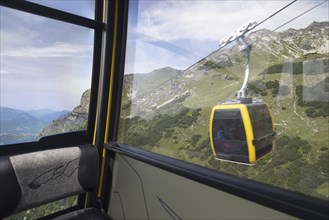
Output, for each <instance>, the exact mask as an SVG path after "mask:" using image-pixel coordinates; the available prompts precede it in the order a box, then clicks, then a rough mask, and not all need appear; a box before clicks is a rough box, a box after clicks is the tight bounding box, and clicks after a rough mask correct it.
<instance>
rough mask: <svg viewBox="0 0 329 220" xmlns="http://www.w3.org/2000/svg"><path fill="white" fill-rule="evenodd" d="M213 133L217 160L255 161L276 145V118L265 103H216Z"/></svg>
mask: <svg viewBox="0 0 329 220" xmlns="http://www.w3.org/2000/svg"><path fill="white" fill-rule="evenodd" d="M210 136H211V138H210V143H211V147H212V151H213V154H214V156H215V158H216V159H220V160H226V161H230V162H236V163H244V164H255V163H256V161H257V159H259V158H261V157H262V156H264V155H265V154H267V153H269V152H270V151H271V149H272V147H273V137H274V129H273V120H272V117H271V114H270V112H269V109H268V107H267V105H266V104H264V103H234V104H220V105H216V106H215V107H214V108H213V109H212V113H211V119H210Z"/></svg>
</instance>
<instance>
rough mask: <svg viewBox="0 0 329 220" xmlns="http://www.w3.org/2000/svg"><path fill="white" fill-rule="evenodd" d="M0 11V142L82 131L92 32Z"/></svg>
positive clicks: (84, 117) (89, 74) (9, 10)
mask: <svg viewBox="0 0 329 220" xmlns="http://www.w3.org/2000/svg"><path fill="white" fill-rule="evenodd" d="M0 10H1V14H0V16H1V19H0V22H1V37H0V47H1V55H0V58H1V67H0V68H1V82H0V83H1V86H0V90H1V95H0V96H1V105H0V108H1V109H0V110H1V114H0V119H1V123H0V124H1V130H0V144H1V145H5V144H13V143H22V142H31V141H36V140H38V139H39V138H41V137H43V136H48V135H53V134H59V133H63V132H68V131H77V130H85V129H86V126H87V118H88V110H89V109H88V106H89V96H90V91H89V90H88V89H89V88H90V85H91V71H92V58H93V38H94V36H93V34H94V33H93V30H92V29H88V28H84V27H79V26H77V25H72V24H67V23H63V22H60V21H55V20H52V19H48V18H44V17H40V16H37V15H33V14H28V13H25V12H20V11H17V10H13V9H9V8H5V7H1V8H0Z"/></svg>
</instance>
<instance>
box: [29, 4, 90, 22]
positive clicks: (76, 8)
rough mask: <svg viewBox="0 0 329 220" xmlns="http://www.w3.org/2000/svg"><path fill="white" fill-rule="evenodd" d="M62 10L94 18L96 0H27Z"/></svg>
mask: <svg viewBox="0 0 329 220" xmlns="http://www.w3.org/2000/svg"><path fill="white" fill-rule="evenodd" d="M27 1H30V2H33V3H37V4H40V5H44V6H47V7H50V8H54V9H59V10H61V11H66V12H70V13H72V14H76V15H80V16H83V17H87V18H91V19H94V17H95V0H87V1H86V0H27Z"/></svg>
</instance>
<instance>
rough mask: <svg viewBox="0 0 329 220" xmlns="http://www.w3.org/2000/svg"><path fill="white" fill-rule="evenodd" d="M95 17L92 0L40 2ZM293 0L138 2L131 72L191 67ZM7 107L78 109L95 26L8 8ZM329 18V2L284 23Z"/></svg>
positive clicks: (280, 19)
mask: <svg viewBox="0 0 329 220" xmlns="http://www.w3.org/2000/svg"><path fill="white" fill-rule="evenodd" d="M34 2H37V3H40V4H44V5H47V6H51V7H56V8H58V9H62V10H66V11H69V12H72V13H77V14H79V15H83V16H86V17H89V18H92V17H93V8H92V7H91V5H92V1H90V0H66V1H59V0H54V1H51V0H38V1H36V0H34ZM289 2H290V1H276V0H275V1H263V0H259V1H257V0H253V1H215V0H212V1H205V0H202V1H195V0H193V1H192V0H190V1H151V0H147V1H141V2H139V3H137V1H132V2H131V4H130V17H129V31H128V41H127V55H126V68H125V73H126V74H128V73H148V72H151V71H152V70H154V69H160V68H163V67H166V66H171V67H173V68H176V69H185V68H187V67H188V66H190V65H192V64H193V63H195V62H196V61H198V60H200V59H201V58H203V57H205V56H207V55H208V54H209V53H211V52H212V51H214V50H216V49H217V48H218V44H219V41H220V40H221V39H222V38H223V37H225V36H227V35H228V34H230V33H232V32H234V31H235V30H236V29H238V28H239V27H241V26H242V25H243V24H245V23H246V22H248V21H250V20H256V21H261V20H263V19H264V18H266V17H267V16H269V15H270V14H272V13H274V12H275V11H277V10H278V9H280V8H281V7H283V6H284V5H286V4H288V3H289ZM319 2H321V1H298V2H297V3H295V4H293V5H292V6H291V7H289V8H288V9H287V10H285V11H283V12H282V13H280V14H279V15H277V16H275V18H274V19H270V20H269V21H267V22H266V23H264V24H263V25H261V26H260V27H259V28H267V29H270V30H271V29H274V28H276V27H277V26H279V25H281V24H282V23H284V22H285V21H287V20H289V19H291V18H293V17H295V16H296V15H298V14H300V13H301V12H303V11H305V10H307V9H309V8H311V7H312V6H314V5H315V4H317V3H319ZM0 18H1V20H0V25H1V26H0V30H1V32H0V77H1V78H0V86H1V87H0V90H1V95H0V106H7V107H12V108H18V109H25V110H30V109H38V108H45V107H47V108H51V109H55V110H62V109H67V110H71V109H73V108H74V107H75V106H77V105H78V104H79V102H80V98H81V94H82V93H83V91H85V90H86V89H88V88H89V87H90V80H91V68H92V66H91V65H92V64H91V60H92V48H93V31H92V30H89V29H87V28H82V27H78V26H75V25H70V24H65V23H62V22H58V21H53V20H51V19H47V18H42V17H39V16H35V15H31V14H28V13H22V12H19V13H17V11H15V10H12V9H7V8H4V7H0ZM313 21H328V2H326V3H325V4H323V5H321V6H320V7H318V8H316V9H315V10H313V11H311V12H310V13H308V14H306V15H304V16H302V17H301V18H299V19H297V20H296V21H294V22H292V23H290V24H289V25H288V26H286V27H284V28H282V29H281V30H285V29H287V28H290V27H293V28H304V27H306V26H307V25H309V24H310V23H312V22H313Z"/></svg>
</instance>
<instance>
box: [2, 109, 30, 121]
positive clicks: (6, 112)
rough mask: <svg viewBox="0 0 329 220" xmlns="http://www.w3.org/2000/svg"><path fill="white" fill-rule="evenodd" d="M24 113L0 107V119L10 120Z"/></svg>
mask: <svg viewBox="0 0 329 220" xmlns="http://www.w3.org/2000/svg"><path fill="white" fill-rule="evenodd" d="M23 112H24V111H22V110H17V109H13V108H8V107H0V119H1V120H9V119H12V118H14V117H15V116H17V115H19V114H21V113H23Z"/></svg>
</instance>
